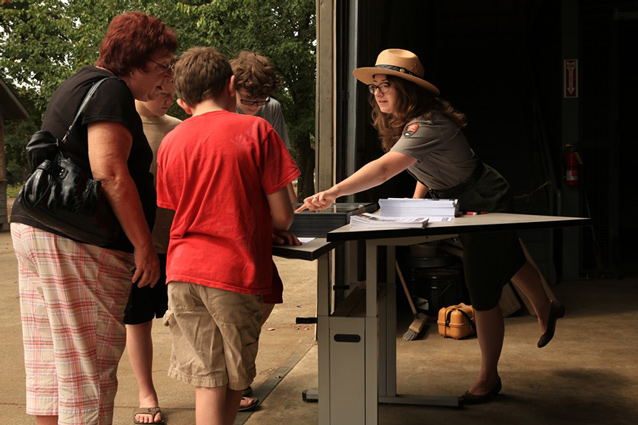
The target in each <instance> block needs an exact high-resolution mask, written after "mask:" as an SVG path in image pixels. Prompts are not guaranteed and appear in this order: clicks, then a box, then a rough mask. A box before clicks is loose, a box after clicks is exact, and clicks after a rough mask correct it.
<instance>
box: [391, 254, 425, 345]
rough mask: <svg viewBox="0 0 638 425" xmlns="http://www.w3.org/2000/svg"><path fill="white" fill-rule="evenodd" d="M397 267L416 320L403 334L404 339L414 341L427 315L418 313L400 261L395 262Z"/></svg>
mask: <svg viewBox="0 0 638 425" xmlns="http://www.w3.org/2000/svg"><path fill="white" fill-rule="evenodd" d="M395 267H396V269H397V273H398V274H399V280H401V285H403V290H404V291H405V296H406V297H407V298H408V303H410V308H411V309H412V314H413V315H414V320H413V321H412V323H411V324H410V327H409V328H408V331H407V332H406V333H405V334H404V335H403V339H404V340H406V341H412V340H414V339H415V338H417V337H418V336H419V334H420V333H421V330H422V329H423V325H425V321H426V320H427V317H425V314H423V313H418V312H417V311H416V307H415V306H414V302H413V301H412V297H411V296H410V291H408V286H407V285H406V284H405V279H403V273H401V269H400V268H399V263H398V262H395Z"/></svg>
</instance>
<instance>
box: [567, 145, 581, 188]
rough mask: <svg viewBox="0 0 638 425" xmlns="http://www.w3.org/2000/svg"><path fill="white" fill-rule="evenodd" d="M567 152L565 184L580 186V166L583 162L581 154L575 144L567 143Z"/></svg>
mask: <svg viewBox="0 0 638 425" xmlns="http://www.w3.org/2000/svg"><path fill="white" fill-rule="evenodd" d="M565 149H567V153H566V155H565V184H566V185H567V186H578V166H579V165H581V164H582V160H581V159H580V155H579V154H578V151H577V150H576V146H574V145H565Z"/></svg>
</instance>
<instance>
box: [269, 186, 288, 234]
mask: <svg viewBox="0 0 638 425" xmlns="http://www.w3.org/2000/svg"><path fill="white" fill-rule="evenodd" d="M266 198H267V199H268V205H270V215H271V218H272V228H273V230H288V228H289V227H290V225H291V224H292V220H293V218H294V217H295V213H294V211H293V210H292V203H291V202H290V196H289V195H288V186H286V187H283V188H282V189H280V190H278V191H277V192H275V193H272V194H270V195H267V196H266Z"/></svg>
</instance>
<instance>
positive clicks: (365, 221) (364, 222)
mask: <svg viewBox="0 0 638 425" xmlns="http://www.w3.org/2000/svg"><path fill="white" fill-rule="evenodd" d="M427 225H428V219H427V218H426V217H387V216H384V217H382V216H379V215H376V214H370V213H363V214H359V215H353V216H351V217H350V227H354V228H366V227H367V228H384V229H391V228H402V229H403V228H411V229H420V228H423V227H425V226H427Z"/></svg>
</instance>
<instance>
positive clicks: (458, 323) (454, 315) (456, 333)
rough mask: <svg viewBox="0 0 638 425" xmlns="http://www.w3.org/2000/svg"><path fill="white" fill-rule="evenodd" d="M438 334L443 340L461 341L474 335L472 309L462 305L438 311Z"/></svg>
mask: <svg viewBox="0 0 638 425" xmlns="http://www.w3.org/2000/svg"><path fill="white" fill-rule="evenodd" d="M436 323H437V324H438V325H439V334H440V335H441V336H442V337H443V338H453V339H461V338H465V337H467V336H470V335H474V334H476V325H475V324H474V309H473V308H472V306H471V305H465V304H463V303H461V304H457V305H451V306H449V307H443V308H442V309H440V310H439V318H438V320H437V321H436Z"/></svg>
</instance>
